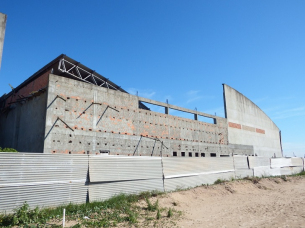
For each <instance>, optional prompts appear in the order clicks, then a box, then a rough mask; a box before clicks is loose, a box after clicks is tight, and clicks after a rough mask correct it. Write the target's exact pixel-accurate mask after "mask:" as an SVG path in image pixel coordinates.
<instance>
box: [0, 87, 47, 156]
mask: <svg viewBox="0 0 305 228" xmlns="http://www.w3.org/2000/svg"><path fill="white" fill-rule="evenodd" d="M46 101H47V92H44V93H41V94H40V95H38V96H34V97H32V98H30V99H28V100H26V101H22V102H16V103H14V104H12V105H10V107H9V108H7V109H6V110H5V111H4V112H2V113H1V114H0V147H3V148H5V147H10V148H14V149H16V150H17V151H20V152H42V151H43V145H44V130H45V116H46Z"/></svg>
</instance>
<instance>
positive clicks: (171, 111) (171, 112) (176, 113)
mask: <svg viewBox="0 0 305 228" xmlns="http://www.w3.org/2000/svg"><path fill="white" fill-rule="evenodd" d="M168 114H169V115H172V116H177V117H180V118H186V119H191V120H194V119H195V118H194V114H192V113H188V112H183V111H180V110H175V109H169V113H168Z"/></svg>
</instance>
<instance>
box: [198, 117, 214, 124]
mask: <svg viewBox="0 0 305 228" xmlns="http://www.w3.org/2000/svg"><path fill="white" fill-rule="evenodd" d="M198 121H201V122H205V123H210V124H216V119H215V118H211V117H205V116H200V115H198Z"/></svg>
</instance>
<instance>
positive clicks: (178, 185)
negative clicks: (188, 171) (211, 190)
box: [164, 175, 202, 191]
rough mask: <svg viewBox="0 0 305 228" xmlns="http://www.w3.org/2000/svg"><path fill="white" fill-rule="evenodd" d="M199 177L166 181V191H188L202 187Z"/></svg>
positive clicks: (185, 177)
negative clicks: (188, 189)
mask: <svg viewBox="0 0 305 228" xmlns="http://www.w3.org/2000/svg"><path fill="white" fill-rule="evenodd" d="M201 183H202V182H201V180H200V178H199V176H198V175H195V176H184V177H176V178H169V179H165V180H164V188H165V191H175V190H179V189H187V188H192V187H196V186H199V185H201Z"/></svg>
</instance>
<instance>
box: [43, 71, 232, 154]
mask: <svg viewBox="0 0 305 228" xmlns="http://www.w3.org/2000/svg"><path fill="white" fill-rule="evenodd" d="M139 100H145V101H147V99H145V98H140V97H137V96H134V95H130V94H127V93H123V92H120V91H114V90H110V89H107V88H102V87H99V86H95V85H92V84H88V83H84V82H80V81H76V80H72V79H68V78H65V77H60V76H56V75H50V76H49V87H48V102H47V103H48V109H47V120H46V132H50V133H49V135H48V136H47V138H46V140H45V148H44V152H45V153H99V152H100V151H101V150H110V152H111V154H119V155H133V154H135V155H141V156H150V155H151V154H152V152H153V155H155V156H159V155H160V153H161V148H162V154H163V155H164V156H172V155H173V152H174V151H175V152H177V155H178V156H181V152H185V155H186V156H187V157H188V156H189V153H191V155H192V156H193V157H195V156H196V154H197V156H200V155H201V153H204V154H205V156H206V157H209V156H211V153H216V154H217V156H220V154H229V153H230V149H229V147H228V145H227V144H228V138H227V129H226V125H227V122H226V119H224V118H221V117H214V118H216V119H217V124H210V123H205V122H201V121H196V120H191V119H187V118H181V117H177V116H172V115H168V114H164V113H158V112H152V111H149V110H144V109H139V107H138V106H139V105H138V104H139ZM149 102H154V103H158V104H159V103H160V102H157V101H152V100H149ZM93 103H94V104H93ZM165 105H167V104H165ZM173 107H174V108H179V107H176V106H173ZM181 109H183V108H181ZM192 112H194V111H192ZM207 115H208V114H207ZM58 117H59V118H60V119H61V120H63V121H64V122H65V123H66V124H67V125H68V126H69V127H71V128H72V130H71V129H70V128H69V127H67V126H66V125H65V124H63V123H62V122H61V121H59V122H58V121H57V123H56V124H55V122H56V120H57V119H58ZM156 137H157V138H158V139H159V140H161V141H162V142H163V143H164V144H163V145H165V146H163V147H162V146H161V142H160V141H156V143H155V140H154V138H156ZM58 140H59V141H60V143H59V142H58V143H57V141H58ZM69 141H71V145H73V146H72V147H69V146H65V144H66V145H67V143H68V142H69ZM85 141H86V142H85ZM62 142H63V143H62ZM80 142H81V143H80ZM89 143H90V145H89ZM97 143H99V144H97Z"/></svg>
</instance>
